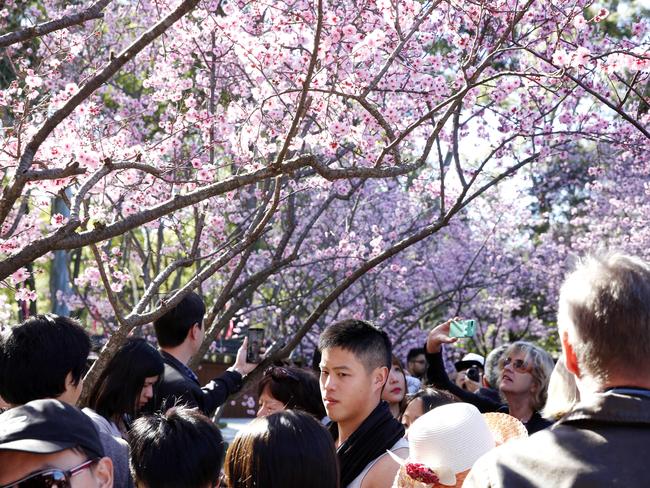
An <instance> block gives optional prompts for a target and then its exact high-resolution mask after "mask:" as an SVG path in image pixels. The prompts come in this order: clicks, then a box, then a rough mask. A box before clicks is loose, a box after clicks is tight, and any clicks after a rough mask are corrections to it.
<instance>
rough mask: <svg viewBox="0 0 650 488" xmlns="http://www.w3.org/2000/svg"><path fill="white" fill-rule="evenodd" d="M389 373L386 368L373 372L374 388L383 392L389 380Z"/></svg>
mask: <svg viewBox="0 0 650 488" xmlns="http://www.w3.org/2000/svg"><path fill="white" fill-rule="evenodd" d="M388 373H389V371H388V368H387V367H386V366H381V367H380V368H375V370H374V371H373V378H372V386H373V387H376V389H377V390H381V389H382V388H383V387H384V385H385V384H386V381H387V380H388Z"/></svg>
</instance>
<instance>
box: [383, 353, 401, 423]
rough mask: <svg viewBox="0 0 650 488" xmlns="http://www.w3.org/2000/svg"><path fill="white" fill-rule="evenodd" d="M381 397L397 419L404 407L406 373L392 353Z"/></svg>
mask: <svg viewBox="0 0 650 488" xmlns="http://www.w3.org/2000/svg"><path fill="white" fill-rule="evenodd" d="M381 399H382V400H384V401H386V402H387V403H388V407H389V408H390V413H392V414H393V417H395V418H396V419H399V418H400V416H401V415H402V412H403V411H404V408H406V374H405V373H404V368H403V367H402V362H401V361H400V360H399V359H398V358H397V356H395V354H393V355H392V359H391V367H390V372H389V373H388V379H387V380H386V385H385V386H384V391H382V393H381Z"/></svg>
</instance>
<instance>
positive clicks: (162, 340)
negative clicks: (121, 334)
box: [154, 292, 256, 416]
mask: <svg viewBox="0 0 650 488" xmlns="http://www.w3.org/2000/svg"><path fill="white" fill-rule="evenodd" d="M204 315H205V305H204V303H203V300H202V299H201V297H200V296H199V295H197V294H196V293H194V292H192V293H190V294H189V295H187V296H186V297H185V298H183V299H182V300H181V301H180V303H179V304H178V305H176V307H174V308H172V309H171V310H169V311H168V312H167V313H166V314H165V315H163V316H162V317H160V318H159V319H158V320H156V321H154V329H155V330H156V336H157V337H158V345H159V346H160V351H161V354H162V356H163V361H164V362H165V372H164V376H163V379H162V380H161V382H160V383H159V385H158V387H157V389H156V395H155V397H154V410H163V411H164V410H166V409H168V408H170V407H172V406H173V405H175V404H183V405H186V406H189V407H198V408H199V410H200V411H201V412H203V414H205V415H207V416H212V415H213V414H214V411H215V410H216V409H217V408H218V407H219V406H221V405H222V404H223V403H225V401H226V399H227V398H228V397H229V396H230V395H231V394H233V393H236V392H238V391H239V389H240V388H241V385H242V377H243V376H244V375H246V374H248V373H250V372H251V371H252V370H253V369H254V368H255V366H256V365H255V364H252V363H247V362H246V346H247V344H246V340H244V343H243V344H242V346H241V347H240V348H239V350H238V351H237V358H236V359H235V364H234V365H233V366H231V367H230V368H228V370H227V371H226V372H225V373H223V374H222V375H221V376H218V377H216V378H214V379H213V380H211V381H210V382H209V383H208V384H207V385H205V386H201V384H200V383H199V379H198V377H197V376H196V374H195V373H194V372H193V371H192V370H191V369H190V368H188V367H187V363H188V362H189V360H190V359H191V358H192V356H194V355H195V354H196V353H197V352H198V351H199V348H200V347H201V343H202V342H203V339H204V337H205V330H204V328H203V316H204Z"/></svg>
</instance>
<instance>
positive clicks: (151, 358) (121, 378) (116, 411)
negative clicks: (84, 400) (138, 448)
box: [84, 338, 164, 439]
mask: <svg viewBox="0 0 650 488" xmlns="http://www.w3.org/2000/svg"><path fill="white" fill-rule="evenodd" d="M163 370H164V363H163V360H162V357H161V356H160V353H159V352H158V351H156V349H155V348H154V347H153V346H151V345H150V344H149V343H148V342H147V341H145V340H144V339H139V338H131V339H127V341H126V344H124V346H122V348H121V349H120V350H118V351H117V353H116V354H115V356H113V358H111V360H110V361H109V363H108V365H107V366H106V369H104V371H103V372H102V374H101V375H100V377H99V378H98V379H97V382H96V383H95V386H94V387H93V389H92V390H91V392H90V398H89V400H88V408H85V409H84V412H85V413H86V414H87V415H88V416H89V417H90V418H91V419H93V421H94V422H95V425H96V426H97V428H98V429H99V431H100V432H106V433H108V434H111V435H113V436H118V437H123V438H125V439H126V438H127V432H128V431H129V428H130V427H131V421H132V420H133V419H135V417H136V416H137V414H138V413H139V412H140V410H141V409H142V407H144V406H145V405H146V404H147V403H148V402H149V400H151V398H153V393H154V387H155V385H156V383H158V381H159V380H160V376H161V375H162V373H163Z"/></svg>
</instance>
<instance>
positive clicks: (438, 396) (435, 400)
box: [402, 387, 460, 413]
mask: <svg viewBox="0 0 650 488" xmlns="http://www.w3.org/2000/svg"><path fill="white" fill-rule="evenodd" d="M418 398H420V399H421V400H422V411H423V412H424V413H427V412H429V411H431V410H433V409H434V408H436V407H440V406H442V405H448V404H449V403H457V402H459V401H460V400H459V399H458V398H457V397H456V396H454V395H452V394H451V393H449V392H448V391H446V390H437V389H436V388H431V387H424V388H422V389H421V390H418V391H417V392H415V393H414V394H413V395H411V396H409V397H408V400H407V402H406V405H407V406H408V404H409V403H411V402H412V401H413V400H416V399H418ZM405 408H406V407H405ZM403 412H404V411H403V410H402V413H403Z"/></svg>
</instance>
